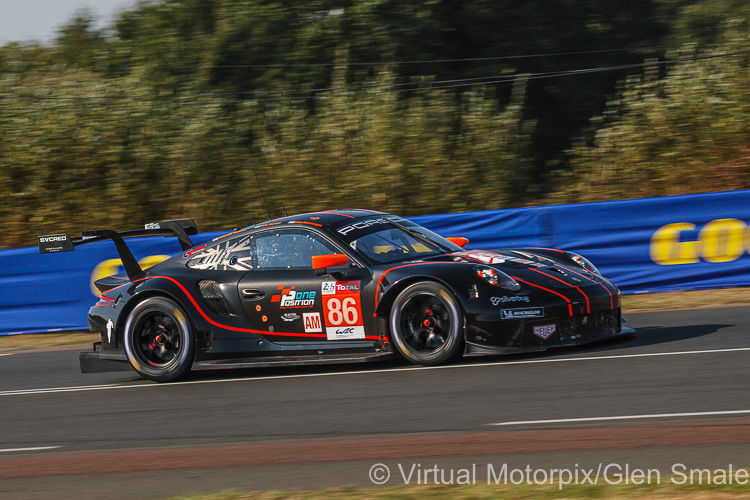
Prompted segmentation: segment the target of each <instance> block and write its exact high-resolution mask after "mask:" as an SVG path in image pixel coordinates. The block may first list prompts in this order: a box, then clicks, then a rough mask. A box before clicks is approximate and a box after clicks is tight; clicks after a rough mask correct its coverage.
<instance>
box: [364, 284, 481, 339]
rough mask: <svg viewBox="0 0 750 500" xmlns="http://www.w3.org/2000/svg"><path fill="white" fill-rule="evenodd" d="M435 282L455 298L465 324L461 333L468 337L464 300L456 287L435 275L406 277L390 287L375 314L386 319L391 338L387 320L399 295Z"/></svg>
mask: <svg viewBox="0 0 750 500" xmlns="http://www.w3.org/2000/svg"><path fill="white" fill-rule="evenodd" d="M425 281H428V282H433V283H437V284H439V285H442V286H444V287H445V288H446V290H448V291H449V292H450V293H451V295H453V298H454V299H455V300H456V303H457V304H458V309H459V312H460V313H461V318H462V322H463V324H462V325H461V332H462V335H463V337H464V338H465V337H466V308H465V307H464V304H463V300H462V298H461V296H460V295H459V294H458V293H457V292H456V289H455V287H453V286H451V285H450V284H449V283H448V282H446V281H445V280H444V279H442V278H440V277H437V276H434V275H413V276H406V277H404V278H402V279H400V280H398V281H396V282H395V283H394V284H393V285H391V286H390V287H388V290H386V292H385V293H384V294H383V298H382V299H381V300H380V301H379V302H378V306H377V308H376V310H375V314H376V316H377V317H382V318H386V324H387V325H388V326H387V329H388V330H387V331H388V335H389V336H390V335H391V334H392V332H391V331H390V330H391V327H390V322H388V321H387V319H388V318H389V317H390V313H391V307H392V306H393V303H394V302H395V301H396V297H398V296H399V294H400V293H401V292H402V291H404V290H405V289H406V288H407V287H409V286H411V285H413V284H415V283H419V282H425Z"/></svg>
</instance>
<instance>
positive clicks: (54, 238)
mask: <svg viewBox="0 0 750 500" xmlns="http://www.w3.org/2000/svg"><path fill="white" fill-rule="evenodd" d="M67 239H68V237H67V236H65V235H61V236H40V237H39V241H41V242H42V243H52V242H54V241H65V240H67Z"/></svg>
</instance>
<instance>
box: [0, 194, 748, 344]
mask: <svg viewBox="0 0 750 500" xmlns="http://www.w3.org/2000/svg"><path fill="white" fill-rule="evenodd" d="M409 218H410V219H411V220H413V221H414V222H417V223H419V224H422V225H424V226H425V227H428V228H430V229H432V230H433V231H436V232H438V233H440V234H442V235H443V236H464V237H466V238H469V240H471V243H470V244H469V247H468V248H479V249H486V250H492V249H500V248H523V247H544V248H558V249H562V250H570V251H573V252H577V253H580V254H581V255H583V256H585V257H586V258H588V259H589V260H590V261H592V262H593V263H594V264H595V265H596V266H597V267H598V268H599V269H600V270H601V271H602V273H603V274H604V275H605V276H607V277H608V278H610V279H612V280H613V281H614V282H615V284H617V286H619V287H620V289H621V290H622V291H623V293H645V292H666V291H676V290H699V289H706V288H721V287H734V286H748V285H750V254H749V252H750V227H748V224H749V223H750V190H745V191H729V192H723V193H709V194H699V195H686V196H668V197H661V198H646V199H638V200H626V201H613V202H601V203H581V204H574V205H553V206H546V207H533V208H520V209H509V210H488V211H480V212H467V213H458V214H442V215H429V216H419V217H409ZM198 222H200V221H198ZM81 229H89V228H81ZM221 234H224V233H202V234H200V235H198V236H195V237H193V238H192V240H193V242H194V243H196V244H200V243H202V242H205V241H207V240H209V239H212V238H215V237H217V236H219V235H221ZM128 245H129V246H130V248H131V249H132V251H133V254H134V255H135V257H136V258H137V259H139V260H140V261H141V262H142V264H143V265H144V266H145V265H148V264H149V263H152V264H153V263H155V262H156V261H158V260H159V259H160V258H161V259H163V258H164V256H169V255H174V254H177V253H179V252H180V251H181V250H180V247H179V244H178V242H177V240H176V239H175V238H161V237H153V238H138V239H131V240H128ZM160 256H161V257H160ZM117 258H118V257H117V252H116V251H115V248H114V245H113V244H112V242H108V241H107V242H100V243H92V244H90V245H83V246H80V247H78V248H76V250H75V251H74V252H65V253H57V254H47V255H40V254H39V251H38V249H37V248H36V247H33V248H21V249H14V250H3V251H0V262H2V263H3V266H2V268H0V335H12V334H19V333H39V332H50V331H66V330H67V331H69V330H81V329H87V324H86V312H87V311H88V308H89V307H90V306H91V305H92V304H93V303H94V302H95V301H96V297H97V295H96V294H95V290H93V288H92V282H93V280H94V279H95V278H98V277H102V276H108V275H110V274H115V273H118V272H122V269H118V261H117V260H116V259H117Z"/></svg>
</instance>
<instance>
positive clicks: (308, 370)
mask: <svg viewBox="0 0 750 500" xmlns="http://www.w3.org/2000/svg"><path fill="white" fill-rule="evenodd" d="M729 326H731V325H728V324H706V325H694V326H687V327H686V326H680V327H660V326H651V327H645V328H639V329H638V330H637V331H636V333H635V334H634V335H629V336H625V337H619V338H615V339H609V340H603V341H599V342H596V343H592V344H587V345H584V346H577V347H559V348H553V349H549V350H547V351H541V352H533V353H517V354H503V355H490V356H476V357H468V358H461V359H459V360H457V361H455V362H454V364H455V365H467V366H470V365H472V364H482V363H502V362H504V361H507V362H513V361H523V360H533V359H544V358H548V357H552V356H561V355H570V356H581V355H584V354H593V353H601V352H609V351H619V350H623V349H628V350H629V349H631V348H638V347H649V346H655V345H661V344H668V343H672V342H678V341H684V340H689V339H692V338H697V337H702V336H705V335H711V334H713V333H715V332H717V331H718V330H720V329H722V328H725V327H729ZM403 368H420V367H419V366H418V365H413V364H411V363H409V362H407V361H406V360H404V359H402V358H399V357H397V356H394V357H393V358H390V359H387V360H380V361H376V362H372V363H349V364H339V365H310V366H288V367H282V366H279V367H270V368H267V367H263V368H260V367H259V368H237V369H228V370H208V371H198V372H193V373H192V374H191V377H190V380H213V379H229V378H258V377H261V378H262V377H282V376H305V375H310V376H318V375H325V374H336V373H342V372H347V373H348V372H352V373H356V372H365V371H370V370H378V371H379V370H383V371H387V370H393V369H403Z"/></svg>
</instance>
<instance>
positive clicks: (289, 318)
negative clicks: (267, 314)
mask: <svg viewBox="0 0 750 500" xmlns="http://www.w3.org/2000/svg"><path fill="white" fill-rule="evenodd" d="M307 314H309V313H307ZM281 319H283V320H284V321H294V320H296V319H299V314H297V313H286V314H282V315H281Z"/></svg>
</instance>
